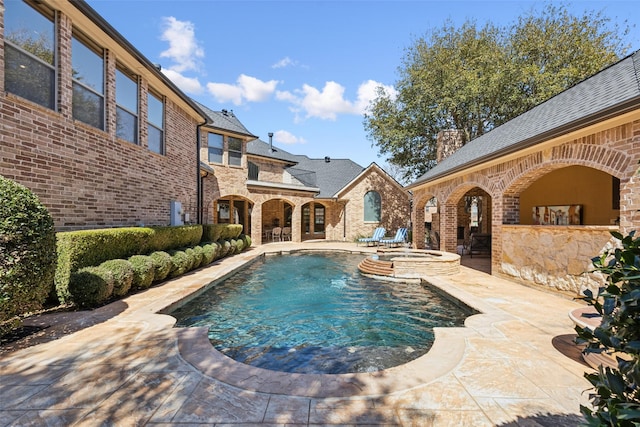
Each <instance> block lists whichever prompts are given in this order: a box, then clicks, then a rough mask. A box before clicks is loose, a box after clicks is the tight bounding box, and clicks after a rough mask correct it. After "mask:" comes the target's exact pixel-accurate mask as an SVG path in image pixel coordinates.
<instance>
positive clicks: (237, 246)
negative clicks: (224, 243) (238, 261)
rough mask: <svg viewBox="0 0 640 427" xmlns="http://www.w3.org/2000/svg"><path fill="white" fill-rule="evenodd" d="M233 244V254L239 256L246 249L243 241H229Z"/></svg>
mask: <svg viewBox="0 0 640 427" xmlns="http://www.w3.org/2000/svg"><path fill="white" fill-rule="evenodd" d="M229 243H231V247H232V248H233V252H232V254H239V253H240V252H242V249H244V241H243V240H242V239H231V240H230V241H229Z"/></svg>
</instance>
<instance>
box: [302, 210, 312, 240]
mask: <svg viewBox="0 0 640 427" xmlns="http://www.w3.org/2000/svg"><path fill="white" fill-rule="evenodd" d="M310 225H311V208H310V207H309V205H304V206H303V207H302V229H303V230H304V233H305V234H309V231H310Z"/></svg>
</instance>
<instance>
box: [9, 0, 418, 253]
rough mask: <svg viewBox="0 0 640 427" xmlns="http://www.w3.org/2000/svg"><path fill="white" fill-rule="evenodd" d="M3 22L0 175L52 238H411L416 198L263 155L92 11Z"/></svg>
mask: <svg viewBox="0 0 640 427" xmlns="http://www.w3.org/2000/svg"><path fill="white" fill-rule="evenodd" d="M0 10H2V13H1V14H0V138H1V139H0V175H3V176H5V177H7V178H9V179H12V180H15V181H17V182H19V183H21V184H23V185H25V186H26V187H28V188H30V189H31V190H32V191H33V192H34V193H35V194H37V195H38V197H39V198H40V200H41V201H42V202H43V203H44V204H45V206H47V208H48V209H49V211H50V213H51V214H52V216H53V218H54V222H55V226H56V229H57V230H58V231H65V230H77V229H90V228H102V227H118V226H138V225H142V224H145V225H166V224H181V223H183V221H184V222H197V223H202V222H204V223H210V222H237V223H241V224H243V225H244V226H245V232H247V233H250V234H251V236H252V237H253V240H254V241H255V242H261V241H262V237H263V236H265V237H268V235H267V234H265V231H267V230H271V228H272V227H273V226H274V225H276V224H280V225H282V227H290V228H291V235H290V236H291V238H292V240H293V241H301V240H305V239H312V238H314V239H315V238H322V239H331V240H351V239H354V238H355V237H357V236H359V235H367V234H370V232H371V231H372V230H373V228H374V227H375V226H377V225H380V224H384V225H385V226H386V227H388V228H389V230H392V229H394V228H397V227H399V226H403V225H406V224H407V221H408V218H409V214H410V210H409V198H408V193H407V192H406V191H405V190H404V189H403V188H402V186H400V185H399V184H398V183H397V182H395V180H393V179H392V178H391V177H390V176H389V175H387V174H386V173H385V172H384V171H382V170H381V169H380V168H379V167H378V166H377V165H375V164H372V165H371V166H369V167H368V168H363V167H361V166H359V165H357V164H355V163H354V162H352V161H350V160H344V159H337V160H335V159H329V158H327V161H325V159H321V160H316V159H309V158H308V157H306V156H295V155H292V154H290V153H286V152H284V151H282V150H270V149H269V150H268V149H266V148H265V147H266V143H264V142H262V141H259V140H258V139H257V138H256V136H255V135H252V134H251V133H250V132H249V131H248V130H247V129H246V128H245V127H244V126H243V125H242V124H241V123H240V121H239V120H238V119H237V118H236V117H235V115H234V114H233V112H229V111H220V112H214V111H211V110H210V109H208V108H206V107H204V106H203V105H201V104H198V103H196V102H195V101H193V100H192V99H190V98H189V97H187V96H186V95H185V94H184V93H182V92H181V91H180V90H179V89H178V88H177V87H176V86H175V85H174V84H173V83H172V82H171V81H170V80H169V79H167V78H166V77H165V76H164V75H163V74H162V72H161V70H160V69H159V67H158V66H156V65H155V64H153V63H151V62H150V61H149V60H148V59H146V58H145V57H144V56H143V55H142V54H141V53H140V52H139V51H138V50H136V48H135V47H134V46H132V45H131V44H130V43H129V42H128V41H127V40H125V39H124V37H122V36H121V35H120V34H119V33H118V32H117V31H116V30H115V29H114V28H112V27H111V26H110V25H109V23H108V22H106V21H105V20H104V19H103V18H102V17H100V16H99V15H98V14H97V13H96V12H95V11H94V10H93V9H92V8H91V7H90V6H88V5H87V4H86V2H84V1H67V0H56V1H54V0H41V1H24V2H23V1H3V0H0ZM267 148H269V147H267ZM365 200H366V201H368V202H369V205H368V208H367V210H365V207H364V203H365ZM390 232H395V230H393V231H390Z"/></svg>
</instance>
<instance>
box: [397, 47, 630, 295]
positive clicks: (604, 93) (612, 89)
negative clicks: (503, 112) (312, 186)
mask: <svg viewBox="0 0 640 427" xmlns="http://www.w3.org/2000/svg"><path fill="white" fill-rule="evenodd" d="M639 75H640V52H635V53H633V54H632V55H630V56H628V57H626V58H624V59H622V60H621V61H619V62H618V63H616V64H614V65H612V66H610V67H608V68H606V69H604V70H602V71H600V72H599V73H597V74H595V75H593V76H592V77H590V78H588V79H586V80H584V81H582V82H581V83H579V84H577V85H575V86H574V87H572V88H570V89H567V90H566V91H564V92H562V93H560V94H559V95H557V96H555V97H553V98H551V99H549V100H547V101H546V102H544V103H542V104H540V105H538V106H536V107H535V108H533V109H531V110H530V111H528V112H526V113H524V114H522V115H520V116H518V117H516V118H514V119H513V120H511V121H509V122H508V123H505V124H504V125H502V126H500V127H497V128H495V129H493V130H492V131H490V132H488V133H486V134H484V135H482V136H480V137H478V138H477V139H475V140H473V141H470V142H469V143H467V144H466V145H463V146H462V147H460V148H459V149H457V150H455V149H456V145H459V141H458V139H457V138H456V134H455V132H451V133H449V134H445V135H441V141H442V143H443V144H444V147H442V148H441V150H440V151H441V152H442V153H443V159H442V160H441V161H440V162H439V163H438V164H437V165H436V166H435V167H434V168H433V169H431V170H429V171H428V172H427V173H425V174H424V175H423V176H421V177H420V178H418V179H417V180H416V181H415V182H413V183H412V184H410V185H408V186H407V187H406V188H407V189H408V190H411V191H412V193H413V208H412V209H413V211H412V216H413V218H415V221H414V222H413V233H414V239H413V241H414V244H415V245H416V246H418V247H424V246H425V245H426V244H427V243H428V242H429V241H430V240H439V247H440V249H442V250H445V251H450V252H455V251H457V250H458V247H459V246H460V245H462V246H463V247H464V246H465V245H466V244H468V242H469V237H470V234H471V233H472V232H475V233H482V234H484V235H486V236H489V237H490V242H491V246H490V248H491V249H490V256H491V268H492V274H494V275H500V276H506V277H508V278H510V279H515V280H517V281H521V282H523V283H529V284H536V285H540V286H544V287H549V288H551V289H554V290H560V291H567V292H570V293H577V292H579V291H580V289H582V288H584V287H589V288H591V289H593V288H596V287H597V285H598V280H597V278H595V277H593V275H588V274H583V273H584V272H585V271H587V270H589V268H590V267H591V261H590V259H591V258H592V257H594V256H596V255H598V254H599V253H601V252H602V251H603V250H604V249H606V248H607V247H609V245H610V244H611V242H612V239H611V235H610V231H612V230H620V231H621V232H622V233H623V234H625V233H628V232H629V231H631V230H637V229H639V228H640V169H639V164H640V81H639V80H638V76H639ZM447 144H453V145H454V147H453V149H451V147H449V148H447ZM452 151H453V153H452V154H449V155H448V157H445V156H446V154H447V153H450V152H452ZM434 201H435V203H434ZM434 206H437V209H435V210H434ZM426 217H428V218H426ZM425 219H430V222H426V221H425ZM428 227H431V230H428ZM436 232H437V237H439V239H429V237H430V236H434V235H436Z"/></svg>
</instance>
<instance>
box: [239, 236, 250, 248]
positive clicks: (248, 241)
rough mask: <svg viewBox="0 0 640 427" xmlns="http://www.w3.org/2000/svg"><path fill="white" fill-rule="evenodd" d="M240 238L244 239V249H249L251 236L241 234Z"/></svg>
mask: <svg viewBox="0 0 640 427" xmlns="http://www.w3.org/2000/svg"><path fill="white" fill-rule="evenodd" d="M239 239H242V241H243V242H244V249H248V248H249V247H250V246H251V236H248V235H246V234H241V235H240V237H239Z"/></svg>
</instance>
